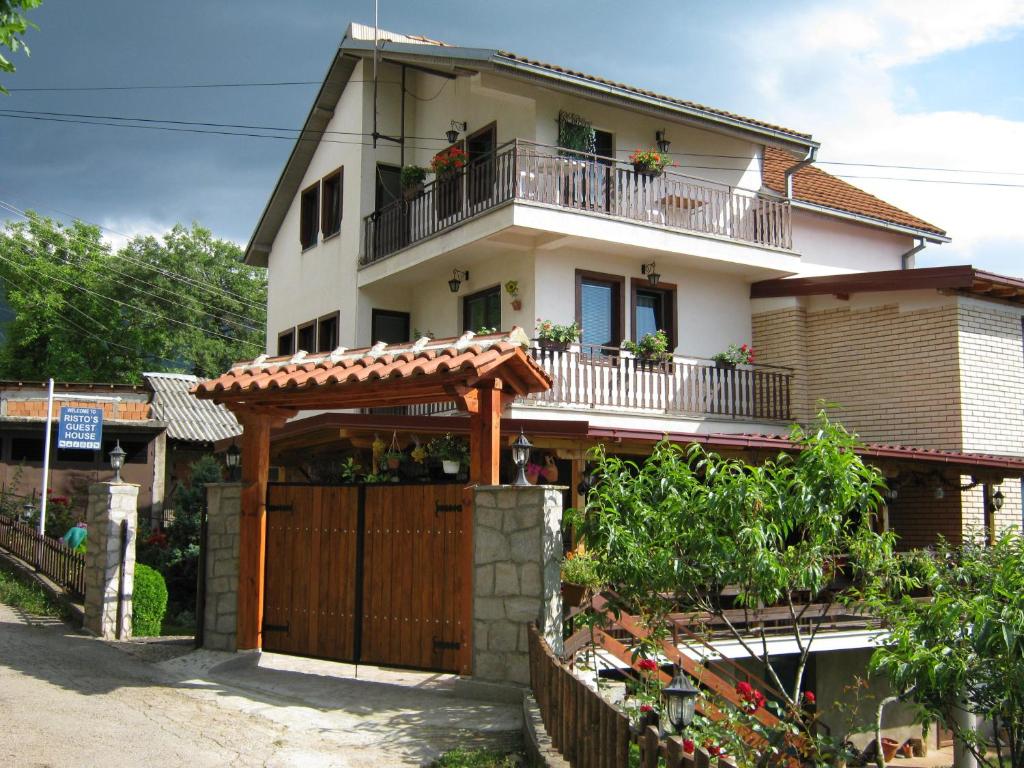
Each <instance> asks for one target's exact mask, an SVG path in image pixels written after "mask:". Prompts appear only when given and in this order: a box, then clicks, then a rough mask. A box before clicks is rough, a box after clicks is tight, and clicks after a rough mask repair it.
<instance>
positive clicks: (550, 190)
mask: <svg viewBox="0 0 1024 768" xmlns="http://www.w3.org/2000/svg"><path fill="white" fill-rule="evenodd" d="M512 200H518V201H522V202H530V203H535V204H539V205H545V206H553V207H556V208H566V209H571V210H574V211H579V212H584V213H588V214H594V215H598V216H605V217H610V218H616V219H624V220H627V221H632V222H640V223H643V224H648V225H651V226H654V227H659V228H664V229H674V230H683V231H688V232H698V233H702V234H709V235H717V236H721V237H727V238H730V239H733V240H738V241H741V242H747V243H753V244H755V245H760V246H765V247H770V248H782V249H791V248H792V237H791V222H790V209H789V204H788V203H787V202H785V201H782V200H773V199H769V198H764V197H761V196H759V195H757V194H756V193H754V192H749V191H744V190H738V189H735V188H732V187H729V186H726V185H716V184H714V183H712V182H708V181H704V180H701V179H695V178H691V177H688V176H684V175H682V174H679V173H675V172H673V171H666V172H665V173H663V174H661V175H659V176H651V175H648V174H645V173H639V172H637V171H635V170H634V169H633V166H632V165H629V164H625V163H622V162H621V161H617V160H615V159H613V158H609V157H601V156H599V155H593V154H587V153H584V152H575V151H572V150H567V149H561V148H558V147H549V146H545V145H542V144H535V143H532V142H527V141H523V140H521V139H517V140H515V141H513V142H510V143H508V144H504V145H502V146H501V147H499V148H498V149H496V150H495V151H494V152H493V153H491V154H488V155H485V156H483V157H480V158H477V159H475V160H474V161H473V162H471V163H470V164H469V165H467V166H466V167H465V168H463V169H461V170H460V171H457V172H456V173H454V174H452V175H450V176H447V177H445V178H439V179H435V180H434V181H432V182H430V183H429V184H426V185H425V186H424V188H423V191H422V192H421V193H419V194H418V195H416V196H415V197H412V198H411V199H408V200H406V199H403V200H396V201H395V202H393V203H390V204H389V205H387V206H385V207H383V208H382V209H380V210H379V211H375V212H374V213H372V214H370V215H369V216H367V217H365V219H364V220H363V225H364V232H363V252H362V255H361V257H360V264H362V265H367V264H372V263H373V262H375V261H379V260H380V259H383V258H385V257H387V256H390V255H391V254H393V253H396V252H398V251H400V250H402V249H403V248H406V247H408V246H410V245H414V244H416V243H418V242H420V241H422V240H425V239H427V238H429V237H432V236H433V235H436V234H438V233H439V232H443V231H445V230H448V229H451V228H453V227H455V226H458V225H459V224H461V223H462V222H464V221H466V220H467V219H470V218H473V217H474V216H477V215H479V214H481V213H484V212H486V211H489V210H491V209H493V208H497V207H498V206H500V205H503V204H505V203H508V202H510V201H512Z"/></svg>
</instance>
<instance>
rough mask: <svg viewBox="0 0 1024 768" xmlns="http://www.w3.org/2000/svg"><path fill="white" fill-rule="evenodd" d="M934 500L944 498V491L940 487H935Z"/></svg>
mask: <svg viewBox="0 0 1024 768" xmlns="http://www.w3.org/2000/svg"><path fill="white" fill-rule="evenodd" d="M935 498H936V499H944V498H946V491H945V490H943V488H942V486H941V485H937V486H935Z"/></svg>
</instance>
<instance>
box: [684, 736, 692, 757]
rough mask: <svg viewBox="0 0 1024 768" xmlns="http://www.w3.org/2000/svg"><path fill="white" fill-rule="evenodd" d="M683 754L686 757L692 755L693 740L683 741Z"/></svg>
mask: <svg viewBox="0 0 1024 768" xmlns="http://www.w3.org/2000/svg"><path fill="white" fill-rule="evenodd" d="M683 752H685V753H686V754H688V755H692V754H693V739H683Z"/></svg>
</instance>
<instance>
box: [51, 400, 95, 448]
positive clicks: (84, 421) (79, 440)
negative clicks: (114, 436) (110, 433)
mask: <svg viewBox="0 0 1024 768" xmlns="http://www.w3.org/2000/svg"><path fill="white" fill-rule="evenodd" d="M57 447H58V448H77V449H80V450H86V451H99V450H102V449H103V409H102V408H74V407H71V406H65V407H64V408H61V409H60V422H59V424H58V427H57Z"/></svg>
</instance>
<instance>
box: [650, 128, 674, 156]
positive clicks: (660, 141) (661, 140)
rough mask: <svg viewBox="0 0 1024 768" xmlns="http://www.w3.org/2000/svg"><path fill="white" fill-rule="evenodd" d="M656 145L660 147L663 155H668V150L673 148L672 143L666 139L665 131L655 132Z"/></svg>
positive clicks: (659, 149)
mask: <svg viewBox="0 0 1024 768" xmlns="http://www.w3.org/2000/svg"><path fill="white" fill-rule="evenodd" d="M654 143H655V144H657V145H658V151H659V152H661V153H662V154H667V153H668V148H669V147H670V146H672V142H671V141H669V140H668V139H666V138H665V131H664V129H662V130H660V131H655V133H654Z"/></svg>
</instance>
